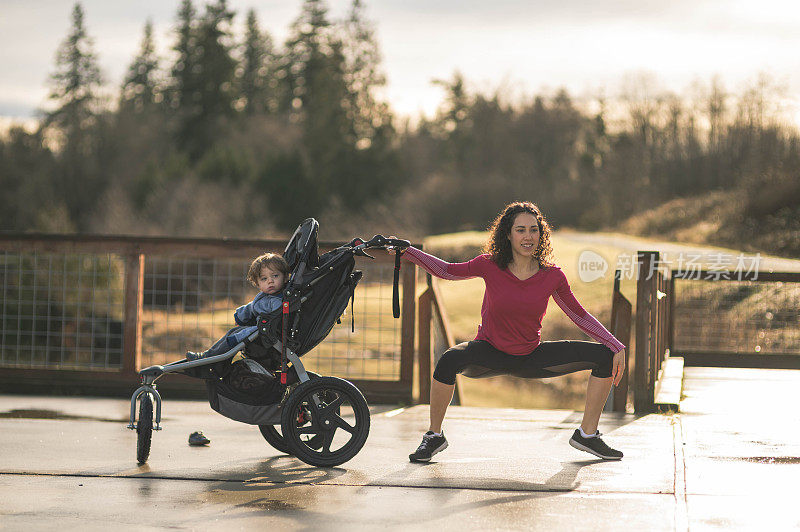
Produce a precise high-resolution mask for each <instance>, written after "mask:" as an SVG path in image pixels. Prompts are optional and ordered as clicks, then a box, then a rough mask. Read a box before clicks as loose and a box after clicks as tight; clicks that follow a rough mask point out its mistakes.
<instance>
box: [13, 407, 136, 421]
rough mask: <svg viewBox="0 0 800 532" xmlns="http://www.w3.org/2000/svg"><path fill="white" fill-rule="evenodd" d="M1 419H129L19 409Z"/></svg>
mask: <svg viewBox="0 0 800 532" xmlns="http://www.w3.org/2000/svg"><path fill="white" fill-rule="evenodd" d="M0 419H61V420H80V421H105V422H108V423H125V422H127V421H128V419H127V418H126V419H122V418H116V419H112V418H106V417H94V416H73V415H71V414H65V413H63V412H59V411H58V410H34V409H26V408H18V409H14V410H9V411H7V412H0Z"/></svg>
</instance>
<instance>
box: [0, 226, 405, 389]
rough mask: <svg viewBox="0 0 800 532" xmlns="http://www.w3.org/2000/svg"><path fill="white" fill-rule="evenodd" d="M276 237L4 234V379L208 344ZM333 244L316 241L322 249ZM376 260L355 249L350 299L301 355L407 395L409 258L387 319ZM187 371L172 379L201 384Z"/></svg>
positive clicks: (0, 352)
mask: <svg viewBox="0 0 800 532" xmlns="http://www.w3.org/2000/svg"><path fill="white" fill-rule="evenodd" d="M284 245H285V242H283V241H253V240H217V239H173V238H138V237H98V236H76V237H68V236H62V235H24V234H16V235H9V234H6V235H0V260H1V261H2V263H0V276H2V278H1V279H0V285H1V286H2V304H0V305H1V306H0V312H2V315H0V375H1V377H0V385H2V387H3V388H5V389H10V387H12V386H11V383H12V382H13V381H15V379H16V380H17V384H20V383H22V384H24V382H31V383H34V382H37V381H39V382H47V381H50V382H53V383H55V384H58V383H64V384H65V385H67V384H70V385H71V384H77V385H80V386H81V387H83V388H86V387H90V388H91V387H93V386H94V385H96V386H99V387H101V388H102V387H104V386H105V387H108V386H110V385H112V384H113V383H115V382H123V381H126V380H127V382H135V381H131V379H133V378H135V377H134V375H135V373H136V371H138V370H139V369H140V368H142V367H146V366H149V365H153V364H163V363H166V362H170V361H173V360H177V359H180V358H183V356H184V355H185V353H186V351H187V350H191V351H197V350H204V349H206V348H207V347H209V346H210V345H211V344H212V343H213V342H214V341H215V340H217V339H218V338H219V337H221V336H222V335H224V334H225V333H226V332H227V330H228V329H229V328H230V327H232V326H233V325H234V322H233V310H234V309H235V308H236V307H237V306H238V305H241V304H244V303H246V302H248V301H250V300H252V298H253V297H254V296H255V294H256V289H255V288H254V287H252V286H251V285H249V283H248V282H247V281H246V280H245V276H246V273H247V269H248V267H249V264H250V260H251V259H252V258H253V257H255V256H256V255H258V254H260V253H263V252H265V251H275V252H280V251H282V250H283V246H284ZM332 247H334V244H324V243H321V244H320V248H321V251H325V250H326V249H331V248H332ZM376 259H377V260H375V261H370V260H368V259H362V258H358V259H357V268H358V269H361V270H362V271H364V278H363V279H362V281H361V283H360V284H359V288H358V289H357V290H356V298H355V301H354V304H353V306H352V310H351V308H348V310H347V312H346V314H345V316H343V317H342V323H341V324H339V325H336V326H334V329H333V330H332V331H331V333H330V334H329V336H328V338H327V339H326V340H325V341H323V343H321V344H320V345H319V346H318V347H317V348H315V349H314V350H312V351H311V352H309V353H308V354H306V355H305V356H304V358H303V362H304V364H305V365H306V366H307V368H308V369H310V370H313V371H316V372H318V373H322V374H332V375H337V376H341V377H345V378H348V379H351V380H353V381H355V382H356V383H357V384H359V386H360V387H361V388H362V390H363V391H364V392H365V393H366V394H368V395H371V396H373V397H385V398H391V399H392V400H395V399H400V400H410V399H411V379H412V376H411V375H412V372H413V367H412V364H413V354H414V345H413V343H414V321H415V318H414V314H415V305H414V302H415V298H414V295H415V294H414V291H415V271H416V268H415V267H414V266H413V265H410V264H409V265H406V266H404V270H405V271H404V275H403V282H402V287H401V294H402V297H403V311H402V316H401V319H400V320H395V319H393V318H392V315H391V297H392V286H391V282H392V271H393V259H392V258H391V257H389V256H387V255H385V254H381V253H378V254H376ZM351 312H353V315H351ZM351 325H353V326H354V328H355V332H354V333H352V332H351ZM67 370H68V371H67ZM18 379H22V381H19V380H18ZM164 380H165V382H164V383H163V384H162V387H165V388H169V387H170V386H171V384H170V382H169V379H164ZM183 380H184V379H181V377H177V378H176V381H179V382H177V383H176V385H175V386H174V387H175V388H176V389H182V388H186V387H193V386H194V387H196V386H197V382H191V383H187V382H181V381H183ZM185 380H188V379H185ZM198 382H199V381H198Z"/></svg>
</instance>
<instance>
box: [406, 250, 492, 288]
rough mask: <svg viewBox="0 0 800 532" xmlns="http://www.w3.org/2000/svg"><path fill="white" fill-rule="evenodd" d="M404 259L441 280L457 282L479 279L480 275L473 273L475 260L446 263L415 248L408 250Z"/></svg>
mask: <svg viewBox="0 0 800 532" xmlns="http://www.w3.org/2000/svg"><path fill="white" fill-rule="evenodd" d="M403 257H404V258H405V259H407V260H408V261H410V262H413V263H414V264H416V265H417V266H419V267H420V268H422V269H423V270H425V271H426V272H428V273H430V274H431V275H434V276H436V277H439V278H441V279H447V280H451V281H457V280H461V279H471V278H472V277H478V274H477V273H474V272H473V271H472V262H473V261H474V260H475V259H473V260H471V261H469V262H445V261H443V260H442V259H440V258H437V257H434V256H433V255H430V254H428V253H425V252H424V251H422V250H421V249H417V248H415V247H413V246H412V247H409V248H406V252H405V253H404V254H403Z"/></svg>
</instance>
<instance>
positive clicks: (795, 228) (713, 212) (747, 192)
mask: <svg viewBox="0 0 800 532" xmlns="http://www.w3.org/2000/svg"><path fill="white" fill-rule="evenodd" d="M612 229H613V230H614V231H618V232H621V233H627V234H635V235H641V236H653V237H658V238H663V239H665V240H674V241H677V242H686V243H696V244H711V245H718V246H724V247H730V248H734V249H742V250H745V251H750V252H762V253H770V254H774V255H779V256H783V257H787V258H800V179H792V180H786V179H782V180H774V181H770V180H769V179H761V180H759V181H757V182H753V183H751V184H749V185H748V186H746V187H742V188H739V189H734V190H729V191H715V192H708V193H705V194H702V195H699V196H695V197H690V198H678V199H674V200H671V201H668V202H666V203H664V204H662V205H660V206H659V207H656V208H654V209H651V210H649V211H647V212H643V213H639V214H636V215H634V216H631V217H630V218H628V219H626V220H624V221H623V222H622V223H620V224H619V225H616V226H614V227H613V228H612Z"/></svg>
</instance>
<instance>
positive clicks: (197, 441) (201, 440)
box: [189, 431, 211, 445]
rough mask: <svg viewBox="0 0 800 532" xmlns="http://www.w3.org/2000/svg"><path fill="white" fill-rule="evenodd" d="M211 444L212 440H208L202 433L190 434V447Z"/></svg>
mask: <svg viewBox="0 0 800 532" xmlns="http://www.w3.org/2000/svg"><path fill="white" fill-rule="evenodd" d="M209 443H211V440H209V439H208V438H206V437H205V435H204V434H203V433H202V432H200V431H197V432H192V433H191V434H189V445H208V444H209Z"/></svg>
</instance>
